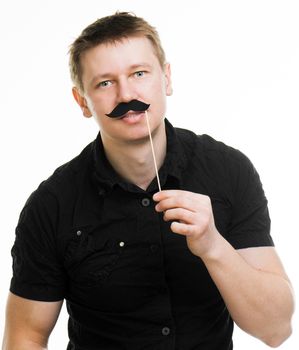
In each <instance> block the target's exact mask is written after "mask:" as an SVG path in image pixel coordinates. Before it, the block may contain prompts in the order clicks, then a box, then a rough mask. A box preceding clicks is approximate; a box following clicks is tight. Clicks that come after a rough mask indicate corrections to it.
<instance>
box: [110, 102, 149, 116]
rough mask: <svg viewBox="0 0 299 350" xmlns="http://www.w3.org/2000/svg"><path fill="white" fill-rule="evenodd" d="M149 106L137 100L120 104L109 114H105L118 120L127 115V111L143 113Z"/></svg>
mask: <svg viewBox="0 0 299 350" xmlns="http://www.w3.org/2000/svg"><path fill="white" fill-rule="evenodd" d="M149 106H150V105H149V104H146V103H144V102H141V101H138V100H132V101H130V102H128V103H126V102H121V103H119V104H118V105H117V106H116V107H115V108H114V109H113V111H112V112H111V113H109V114H106V116H107V117H109V118H118V117H121V116H123V115H124V114H126V113H128V112H129V111H134V112H144V111H146V110H147V109H148V107H149Z"/></svg>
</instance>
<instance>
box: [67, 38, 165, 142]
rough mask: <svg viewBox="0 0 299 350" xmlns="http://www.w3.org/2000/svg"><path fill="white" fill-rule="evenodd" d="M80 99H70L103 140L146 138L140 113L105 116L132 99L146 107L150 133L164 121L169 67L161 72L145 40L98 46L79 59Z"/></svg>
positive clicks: (130, 39) (150, 46)
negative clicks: (91, 118) (91, 120)
mask: <svg viewBox="0 0 299 350" xmlns="http://www.w3.org/2000/svg"><path fill="white" fill-rule="evenodd" d="M81 64H82V68H83V75H82V82H83V86H84V96H80V95H79V93H78V91H77V90H76V89H74V96H75V98H76V100H77V102H78V103H79V104H80V106H81V108H82V110H83V113H84V115H85V116H86V117H89V116H91V115H93V116H94V117H95V118H96V120H97V122H98V124H99V126H100V129H101V134H102V138H103V140H104V141H105V140H108V139H109V140H110V142H111V141H112V142H113V141H114V142H130V141H137V140H142V139H145V138H147V137H148V131H147V124H146V119H145V113H144V112H129V113H127V115H126V117H125V118H116V119H111V118H109V117H107V116H106V114H108V113H110V112H111V111H112V110H113V109H114V108H115V107H116V106H117V105H118V104H119V103H120V102H129V101H131V100H133V99H135V100H139V101H142V102H145V103H147V104H150V107H149V109H148V117H149V120H150V124H151V127H152V129H156V128H158V127H159V126H160V125H161V122H162V121H163V119H164V117H165V111H166V96H167V95H170V94H171V81H170V67H169V65H168V64H166V65H165V68H164V69H162V68H161V65H160V63H159V61H158V58H157V56H156V55H155V52H154V49H153V47H152V44H151V43H150V41H149V40H148V39H147V38H145V37H130V38H127V39H126V38H125V39H123V40H122V41H120V42H115V43H112V44H101V45H98V46H96V47H94V48H92V49H90V50H88V51H87V52H85V53H84V54H83V56H82V58H81Z"/></svg>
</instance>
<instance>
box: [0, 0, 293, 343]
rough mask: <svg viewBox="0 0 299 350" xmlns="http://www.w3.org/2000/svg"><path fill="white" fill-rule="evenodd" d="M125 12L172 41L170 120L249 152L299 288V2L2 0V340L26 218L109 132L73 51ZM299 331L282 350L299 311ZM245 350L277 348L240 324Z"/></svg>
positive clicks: (61, 333) (238, 338)
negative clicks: (27, 206)
mask: <svg viewBox="0 0 299 350" xmlns="http://www.w3.org/2000/svg"><path fill="white" fill-rule="evenodd" d="M116 10H123V11H133V12H135V13H136V14H137V15H139V16H141V17H144V18H145V19H146V20H147V21H149V22H150V23H151V24H152V25H154V26H156V27H157V29H158V31H159V33H160V36H161V39H162V43H163V46H164V49H165V51H166V54H167V57H168V60H169V61H170V62H171V64H172V72H173V85H174V94H173V96H172V97H170V98H169V99H168V112H167V117H168V119H169V120H170V121H171V122H172V123H173V124H174V125H176V126H181V127H185V128H189V129H192V130H194V131H195V132H197V133H199V134H202V133H208V134H210V135H211V136H213V137H214V138H216V139H219V140H222V141H224V142H226V143H228V144H229V145H231V146H234V147H236V148H238V149H240V150H242V151H243V152H244V153H245V154H247V155H248V156H249V158H250V159H251V160H252V161H253V163H254V164H255V166H256V168H257V170H258V171H259V173H260V176H261V178H262V182H263V184H264V189H265V191H266V195H267V197H268V199H269V208H270V213H271V217H272V236H273V238H274V240H275V243H276V246H277V250H278V252H279V254H280V256H281V258H282V260H283V262H284V265H285V268H286V270H287V272H288V274H289V276H290V278H291V280H292V282H293V285H294V288H295V290H297V291H298V288H299V277H298V273H297V271H296V270H297V267H296V266H298V238H297V237H298V198H299V191H298V175H299V174H298V169H299V167H298V151H299V141H298V124H297V123H296V119H298V115H299V106H298V93H299V68H298V64H299V20H298V19H299V4H298V1H295V0H294V1H288V0H281V1H275V0H251V1H240V0H239V1H237V0H235V1H232V0H230V1H221V0H219V1H208V0H206V1H191V0H184V1H177V2H175V1H154V0H152V1H140V0H139V1H133V0H132V1H129V0H123V1H117V0H109V1H108V0H106V1H100V0H98V1H75V0H72V1H70V0H68V1H61V0H60V1H58V0H55V1H54V0H52V1H38V0H36V1H34V0H27V1H21V0H20V1H16V0H10V1H4V0H0V45H1V55H0V60H1V62H0V81H1V83H0V116H1V127H0V133H1V134H0V142H1V146H0V152H1V173H0V174H1V175H0V176H1V181H0V186H1V187H0V206H1V208H0V210H1V211H0V213H1V244H0V249H1V251H0V256H1V289H0V293H1V295H0V302H1V309H0V317H1V318H0V321H1V325H0V329H1V332H2V329H3V325H4V310H5V301H6V297H7V293H8V288H9V280H10V276H11V258H10V248H11V245H12V243H13V240H14V228H15V225H16V223H17V219H18V215H19V212H20V210H21V208H22V207H23V205H24V202H25V200H26V199H27V197H28V196H29V194H30V193H31V192H32V191H33V190H34V189H35V188H36V187H37V186H38V184H39V183H40V182H41V181H42V180H43V179H45V178H47V177H48V176H49V175H50V174H51V173H52V172H53V170H54V169H55V168H57V167H58V166H59V165H61V164H62V163H64V162H66V161H68V160H69V159H71V158H73V157H74V156H75V155H77V154H78V153H79V152H80V151H81V149H83V147H84V146H85V145H87V144H88V143H89V142H91V141H92V140H93V139H94V138H95V137H96V134H97V131H98V127H97V124H96V123H95V122H94V121H93V120H92V119H90V120H87V119H85V118H83V116H82V115H81V112H80V110H79V108H78V107H77V105H75V102H74V101H73V99H72V95H71V82H70V79H69V75H68V57H67V51H68V46H69V44H70V43H71V42H72V41H73V40H74V39H75V38H76V37H77V36H78V35H79V34H80V32H81V30H82V29H83V28H85V26H87V25H88V24H90V23H91V22H93V21H94V20H95V19H97V18H99V17H102V16H105V15H109V14H112V13H114V12H115V11H116ZM194 108H195V110H196V112H194ZM66 321H67V317H66V312H65V310H63V312H62V314H61V317H60V319H59V321H58V323H57V326H56V328H55V331H54V333H53V334H52V336H51V340H50V349H65V347H66V343H67V331H66ZM293 326H294V334H293V336H292V337H291V338H290V339H289V340H288V341H287V342H286V343H285V344H284V345H283V346H281V349H285V350H287V349H288V350H295V349H298V344H299V334H298V326H299V322H298V316H296V315H295V317H294V322H293ZM0 336H2V334H0ZM234 342H235V348H236V349H242V350H244V349H245V350H246V349H253V348H254V349H255V350H258V349H266V348H267V347H266V345H264V344H262V343H261V342H259V341H258V340H256V339H253V338H252V337H250V336H248V335H247V334H245V333H243V332H242V331H240V330H239V329H237V327H236V330H235V335H234ZM219 350H220V349H219Z"/></svg>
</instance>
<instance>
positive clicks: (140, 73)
mask: <svg viewBox="0 0 299 350" xmlns="http://www.w3.org/2000/svg"><path fill="white" fill-rule="evenodd" d="M144 74H145V71H143V70H141V71H138V72H136V73H135V75H136V77H143V76H144Z"/></svg>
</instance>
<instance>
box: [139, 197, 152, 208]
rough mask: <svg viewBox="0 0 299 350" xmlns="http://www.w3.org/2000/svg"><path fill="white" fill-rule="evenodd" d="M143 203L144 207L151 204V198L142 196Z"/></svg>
mask: <svg viewBox="0 0 299 350" xmlns="http://www.w3.org/2000/svg"><path fill="white" fill-rule="evenodd" d="M141 204H142V206H143V207H148V206H149V205H150V204H151V201H150V200H149V198H142V200H141Z"/></svg>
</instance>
